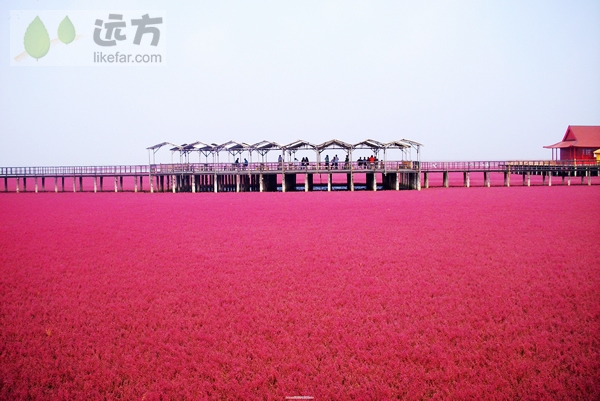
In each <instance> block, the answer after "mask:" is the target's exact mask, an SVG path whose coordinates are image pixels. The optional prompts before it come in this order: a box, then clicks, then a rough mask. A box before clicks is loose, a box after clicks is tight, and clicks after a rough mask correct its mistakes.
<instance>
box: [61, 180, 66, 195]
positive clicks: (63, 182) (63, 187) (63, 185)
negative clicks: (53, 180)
mask: <svg viewBox="0 0 600 401" xmlns="http://www.w3.org/2000/svg"><path fill="white" fill-rule="evenodd" d="M61 181H62V182H61V184H62V186H61V188H62V191H63V192H65V177H62V179H61Z"/></svg>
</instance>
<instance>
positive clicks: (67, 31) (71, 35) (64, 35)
mask: <svg viewBox="0 0 600 401" xmlns="http://www.w3.org/2000/svg"><path fill="white" fill-rule="evenodd" d="M58 38H59V39H60V41H61V42H63V43H64V44H69V43H71V42H72V41H74V40H75V27H74V26H73V23H72V22H71V20H70V19H69V16H68V15H67V16H66V17H65V19H63V20H62V22H61V23H60V25H59V26H58Z"/></svg>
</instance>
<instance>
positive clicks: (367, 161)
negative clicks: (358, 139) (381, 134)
mask: <svg viewBox="0 0 600 401" xmlns="http://www.w3.org/2000/svg"><path fill="white" fill-rule="evenodd" d="M378 161H379V160H378V159H377V157H375V156H373V155H371V156H370V157H365V158H362V157H360V158H358V160H357V162H356V165H357V166H358V168H371V167H373V166H375V165H377V162H378Z"/></svg>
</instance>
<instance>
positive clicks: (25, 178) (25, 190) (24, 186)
mask: <svg viewBox="0 0 600 401" xmlns="http://www.w3.org/2000/svg"><path fill="white" fill-rule="evenodd" d="M581 184H582V185H583V177H581ZM23 192H27V177H23Z"/></svg>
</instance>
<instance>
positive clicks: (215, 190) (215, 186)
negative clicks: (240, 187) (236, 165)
mask: <svg viewBox="0 0 600 401" xmlns="http://www.w3.org/2000/svg"><path fill="white" fill-rule="evenodd" d="M217 177H218V176H217V173H215V175H214V176H213V191H214V192H215V193H217V192H219V184H218V183H217Z"/></svg>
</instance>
